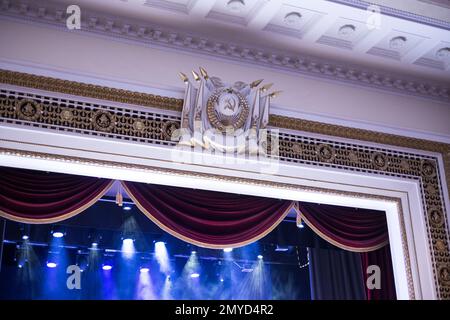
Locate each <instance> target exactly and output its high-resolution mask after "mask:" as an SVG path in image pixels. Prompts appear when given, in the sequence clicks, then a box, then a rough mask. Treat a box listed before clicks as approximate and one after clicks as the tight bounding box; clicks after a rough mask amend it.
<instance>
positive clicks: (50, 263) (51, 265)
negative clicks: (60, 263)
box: [47, 261, 57, 268]
mask: <svg viewBox="0 0 450 320" xmlns="http://www.w3.org/2000/svg"><path fill="white" fill-rule="evenodd" d="M56 266H57V264H56V262H52V261H48V262H47V267H48V268H56Z"/></svg>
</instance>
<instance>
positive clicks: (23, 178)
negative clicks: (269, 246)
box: [0, 167, 388, 252]
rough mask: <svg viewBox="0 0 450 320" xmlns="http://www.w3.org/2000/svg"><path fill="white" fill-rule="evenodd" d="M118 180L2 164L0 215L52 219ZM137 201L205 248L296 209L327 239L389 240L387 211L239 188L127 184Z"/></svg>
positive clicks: (367, 246) (350, 243)
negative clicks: (271, 195) (218, 189)
mask: <svg viewBox="0 0 450 320" xmlns="http://www.w3.org/2000/svg"><path fill="white" fill-rule="evenodd" d="M112 183H113V181H112V180H109V179H101V178H94V177H85V176H77V175H69V174H61V173H52V172H42V171H34V170H25V169H17V168H7V167H0V200H1V202H0V215H1V216H3V217H5V218H7V219H10V220H16V221H19V222H25V223H52V222H57V221H61V220H64V219H67V218H70V217H72V216H74V215H76V214H78V213H80V212H82V211H83V210H85V209H86V208H88V207H89V206H91V205H92V204H94V203H95V202H96V201H97V200H98V199H99V198H100V197H102V196H103V195H104V194H105V192H106V191H107V190H108V189H109V188H110V186H111V184H112ZM122 185H123V187H124V189H125V191H126V192H127V194H128V195H129V196H130V197H131V198H132V200H133V201H134V203H135V204H136V206H137V207H138V208H139V209H140V210H141V211H142V212H143V213H144V214H145V215H146V216H147V217H149V218H150V219H151V220H152V221H153V222H155V223H156V224H157V225H158V226H159V227H161V228H162V229H164V230H165V231H167V232H168V233H170V234H172V235H174V236H176V237H178V238H181V239H183V240H185V241H187V242H190V243H194V244H197V245H200V246H204V247H210V248H223V247H227V246H233V247H237V246H242V245H245V244H247V243H250V242H253V241H256V240H258V239H260V238H261V237H263V236H265V235H266V234H268V233H269V232H270V231H271V230H272V229H274V228H275V227H276V226H277V225H278V223H280V222H281V221H282V220H283V219H284V218H285V216H286V215H287V214H288V213H289V211H290V209H291V208H292V207H295V208H297V211H298V214H299V215H300V216H301V217H302V219H304V220H305V222H306V223H307V224H308V226H309V227H310V228H311V229H312V230H314V231H315V232H316V233H317V234H318V235H320V236H321V237H322V238H324V239H325V240H327V241H329V242H331V243H332V244H334V245H336V246H338V247H340V248H343V249H346V250H350V251H357V252H368V251H373V250H376V249H379V248H381V247H383V246H384V245H386V244H387V243H388V232H387V223H386V217H385V214H384V213H382V212H378V211H371V210H362V213H359V212H355V211H352V210H351V208H345V207H337V206H330V205H317V204H311V203H303V202H300V203H296V204H295V206H294V202H292V201H288V200H280V199H273V198H262V197H255V196H247V195H240V194H233V193H223V192H214V191H206V190H197V189H187V188H179V187H172V186H162V185H153V184H147V183H138V182H128V181H123V182H122Z"/></svg>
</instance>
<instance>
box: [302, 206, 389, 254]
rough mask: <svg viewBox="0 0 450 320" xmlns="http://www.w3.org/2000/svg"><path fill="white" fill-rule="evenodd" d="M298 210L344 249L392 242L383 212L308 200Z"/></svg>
mask: <svg viewBox="0 0 450 320" xmlns="http://www.w3.org/2000/svg"><path fill="white" fill-rule="evenodd" d="M298 209H299V211H300V214H301V217H302V219H303V220H304V221H305V222H306V224H307V225H308V226H309V227H310V228H311V229H312V230H314V232H315V233H317V234H318V235H319V236H320V237H322V238H323V239H324V240H326V241H328V242H330V243H331V244H333V245H335V246H336V247H339V248H341V249H344V250H348V251H354V252H368V251H374V250H377V249H380V248H382V247H384V246H385V245H386V244H388V243H389V235H388V229H387V222H386V214H385V213H384V212H381V211H375V210H354V209H353V208H347V207H338V206H331V205H326V204H320V205H317V204H314V203H305V202H300V203H298Z"/></svg>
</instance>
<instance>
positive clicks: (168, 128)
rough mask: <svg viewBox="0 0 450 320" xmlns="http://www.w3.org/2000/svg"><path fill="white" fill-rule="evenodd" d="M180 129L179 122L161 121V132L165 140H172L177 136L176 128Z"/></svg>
mask: <svg viewBox="0 0 450 320" xmlns="http://www.w3.org/2000/svg"><path fill="white" fill-rule="evenodd" d="M178 129H180V123H179V122H175V121H166V122H164V123H163V125H162V128H161V132H162V134H163V137H164V139H166V140H174V139H177V138H178V137H177V136H176V135H175V133H176V132H177V130H178Z"/></svg>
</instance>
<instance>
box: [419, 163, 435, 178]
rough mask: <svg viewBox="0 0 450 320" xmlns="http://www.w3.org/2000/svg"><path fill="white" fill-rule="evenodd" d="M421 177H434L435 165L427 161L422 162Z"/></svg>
mask: <svg viewBox="0 0 450 320" xmlns="http://www.w3.org/2000/svg"><path fill="white" fill-rule="evenodd" d="M421 170H422V175H423V176H424V177H426V178H433V177H435V176H436V165H435V163H433V162H431V161H429V160H423V161H422V169H421Z"/></svg>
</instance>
